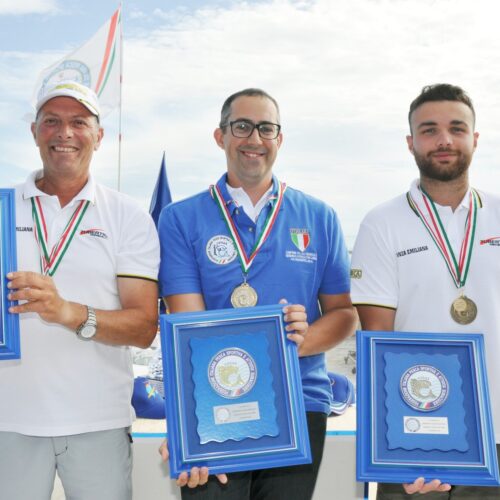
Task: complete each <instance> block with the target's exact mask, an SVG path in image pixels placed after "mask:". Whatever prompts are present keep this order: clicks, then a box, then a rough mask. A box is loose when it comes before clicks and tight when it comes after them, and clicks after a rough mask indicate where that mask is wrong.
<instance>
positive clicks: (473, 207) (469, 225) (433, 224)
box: [408, 187, 479, 288]
mask: <svg viewBox="0 0 500 500" xmlns="http://www.w3.org/2000/svg"><path fill="white" fill-rule="evenodd" d="M420 190H421V193H422V201H423V206H422V207H421V206H419V204H418V203H417V201H416V200H415V199H414V198H413V197H412V195H411V193H410V192H408V200H409V202H410V204H411V206H412V208H413V209H414V211H415V213H416V214H417V215H418V217H419V218H420V220H421V221H422V223H423V224H424V226H425V228H426V229H427V231H428V232H429V234H430V236H431V238H432V240H433V241H434V243H435V244H436V246H437V248H438V250H439V252H440V253H441V256H442V257H443V259H444V261H445V263H446V266H447V268H448V271H449V273H450V275H451V277H452V278H453V282H454V283H455V286H456V287H457V288H461V287H463V286H464V285H465V282H466V280H467V275H468V273H469V266H470V261H471V257H472V250H473V248H474V234H475V232H476V222H477V211H478V207H479V195H478V194H477V192H476V191H475V190H474V189H471V190H470V193H469V213H468V215H467V220H466V222H465V234H464V238H463V240H462V244H461V246H460V255H459V256H458V261H457V258H456V256H455V253H454V252H453V248H452V246H451V244H450V241H449V239H448V235H447V234H446V230H445V229H444V226H443V223H442V221H441V218H440V217H439V213H438V211H437V208H436V205H435V204H434V202H433V201H432V199H431V198H430V196H429V195H428V194H427V193H426V192H425V191H424V189H423V188H422V187H420ZM424 208H425V212H426V213H425V212H424Z"/></svg>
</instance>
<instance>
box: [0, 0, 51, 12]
mask: <svg viewBox="0 0 500 500" xmlns="http://www.w3.org/2000/svg"><path fill="white" fill-rule="evenodd" d="M57 11H58V8H57V1H56V0H16V1H12V0H0V15H24V14H49V13H55V12H57Z"/></svg>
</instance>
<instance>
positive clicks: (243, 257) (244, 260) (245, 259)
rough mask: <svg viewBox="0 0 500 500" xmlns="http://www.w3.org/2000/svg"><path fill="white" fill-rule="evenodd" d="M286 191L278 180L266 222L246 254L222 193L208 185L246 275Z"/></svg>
mask: <svg viewBox="0 0 500 500" xmlns="http://www.w3.org/2000/svg"><path fill="white" fill-rule="evenodd" d="M285 191H286V184H285V183H284V182H279V183H278V193H277V195H276V196H275V198H274V202H273V207H272V209H271V211H270V212H269V215H268V216H267V219H266V222H265V224H264V227H263V229H262V232H261V233H260V235H259V237H258V238H257V241H256V242H255V245H254V247H253V249H252V251H251V252H250V256H247V254H246V252H245V248H244V246H243V242H242V241H241V238H240V235H239V233H238V229H237V228H236V225H235V224H234V221H233V219H232V217H231V214H230V213H229V210H228V208H227V206H226V202H225V201H224V198H223V197H222V193H221V192H220V189H219V187H218V186H210V194H211V195H212V197H213V199H214V200H215V201H216V203H217V205H218V207H219V209H220V211H221V213H222V217H223V218H224V221H225V222H226V225H227V228H228V230H229V234H230V235H231V238H232V240H233V243H234V246H235V247H236V251H237V252H238V257H239V259H240V263H241V267H242V269H243V273H244V274H245V275H246V274H247V273H248V270H249V269H250V266H251V265H252V263H253V261H254V259H255V257H256V255H257V254H258V253H259V250H260V249H261V248H262V245H263V244H264V243H265V241H266V240H267V238H268V236H269V235H270V234H271V230H272V228H273V226H274V223H275V222H276V219H277V218H278V212H279V209H280V207H281V203H282V202H283V196H284V194H285Z"/></svg>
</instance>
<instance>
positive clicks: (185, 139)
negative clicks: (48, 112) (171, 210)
mask: <svg viewBox="0 0 500 500" xmlns="http://www.w3.org/2000/svg"><path fill="white" fill-rule="evenodd" d="M498 11H499V7H497V4H496V2H495V1H493V0H491V1H490V0H479V1H477V2H476V3H474V4H472V3H471V2H469V1H468V0H349V1H348V0H317V1H312V0H311V1H307V2H296V1H291V0H288V1H287V0H275V1H272V2H268V3H264V2H262V3H255V2H248V3H240V4H235V5H233V6H231V7H228V8H222V7H203V8H200V9H199V10H197V11H196V12H194V13H189V11H187V10H185V9H176V10H175V11H155V12H154V14H152V17H154V20H155V24H154V25H155V26H156V28H155V29H154V30H153V31H151V32H149V33H144V32H143V31H141V32H140V34H139V35H136V36H135V37H128V38H125V40H124V54H125V59H124V87H123V154H122V179H123V181H122V186H123V188H124V190H125V191H127V192H130V193H131V194H133V195H134V196H137V197H138V198H140V199H141V200H143V202H144V204H145V205H147V202H148V199H149V196H150V194H151V192H152V189H153V185H154V182H155V179H156V174H157V170H158V168H159V165H160V160H161V155H162V152H163V150H164V149H165V150H166V152H167V169H168V173H169V180H170V183H171V188H172V193H173V195H174V198H179V197H183V196H187V195H189V194H192V193H195V192H197V191H199V190H200V189H204V188H206V187H208V185H209V184H210V183H211V182H214V181H215V180H216V179H217V178H218V177H219V175H220V174H221V173H222V172H223V170H224V155H223V153H222V151H220V150H219V149H218V148H217V146H216V145H215V143H214V141H213V139H212V131H213V129H214V128H215V127H216V125H217V122H218V119H219V110H220V106H221V105H222V102H223V100H224V99H225V98H226V97H227V96H228V95H229V94H230V93H232V92H234V91H237V90H240V89H242V88H244V87H249V86H258V87H262V88H264V89H266V90H267V91H268V92H270V93H271V94H272V95H273V96H275V97H276V98H277V100H278V101H279V103H280V105H281V115H282V122H283V129H284V134H285V141H284V145H283V148H282V150H281V152H280V155H279V158H278V162H277V164H276V172H277V174H278V175H279V176H280V177H281V178H282V179H283V180H285V181H287V182H288V183H289V184H290V185H293V186H294V187H298V188H300V189H303V190H304V191H307V192H309V193H311V194H313V195H315V196H318V197H320V198H322V199H324V200H325V201H327V202H328V203H330V204H331V205H332V206H334V207H335V208H336V209H337V210H338V212H339V215H340V216H341V220H342V221H343V224H344V228H345V231H346V233H347V234H348V235H349V238H351V239H352V238H353V237H354V235H355V233H356V231H357V227H358V224H359V221H360V219H361V217H362V216H363V214H364V213H366V211H367V210H368V209H369V208H370V207H372V206H373V205H375V204H376V203H379V202H381V201H383V200H384V199H386V198H388V197H392V196H396V195H397V194H399V193H400V192H402V191H404V190H406V189H407V188H408V185H409V182H410V180H411V179H412V178H413V177H416V167H415V166H414V163H413V160H412V158H411V156H410V155H409V153H408V151H407V150H406V145H405V140H404V136H405V134H406V133H407V123H406V120H407V118H406V115H407V109H408V106H409V103H410V101H411V100H412V99H413V98H414V97H415V96H416V95H417V94H418V92H419V91H420V89H421V87H422V86H423V85H425V84H428V83H434V82H438V81H447V82H450V83H456V84H458V85H461V86H463V87H464V88H465V89H467V90H468V91H469V92H470V94H471V96H472V98H473V100H474V102H475V105H476V110H477V115H478V128H479V130H480V131H481V139H480V147H479V149H478V152H477V153H476V157H475V162H474V166H473V170H472V171H473V174H472V176H473V179H474V182H475V183H476V184H477V185H478V187H484V186H492V188H493V189H494V186H495V183H494V182H492V179H494V178H495V177H496V176H498V173H499V171H498V168H499V167H498V158H499V157H500V137H499V136H500V132H498V131H497V126H496V121H497V116H498V115H499V113H500V92H499V91H498V89H499V88H500V38H499V37H498V35H497V31H498V30H497V25H496V24H497V23H496V20H497V19H498V15H497V14H498V13H499V12H498ZM141 20H142V21H144V18H143V17H142V16H141ZM129 22H130V23H132V22H133V20H132V19H129ZM159 23H160V24H159ZM161 23H165V24H161ZM127 31H128V30H127V28H126V27H125V33H127ZM131 31H132V30H130V31H128V32H129V33H130V32H131ZM90 35H91V33H89V36H90ZM42 56H43V57H44V59H45V58H47V54H43V55H42ZM21 59H22V61H23V63H22V65H21V67H17V69H15V70H14V72H13V76H12V77H11V78H12V80H11V81H10V82H9V84H8V86H7V85H4V84H2V83H1V82H0V89H1V90H2V91H3V92H7V94H4V95H12V96H13V95H15V99H19V96H20V94H21V93H22V92H25V91H29V92H28V96H27V100H28V99H29V95H31V86H30V85H29V82H30V81H34V80H35V76H36V74H37V71H34V72H33V70H32V71H31V72H30V71H29V69H28V68H29V65H30V64H31V67H32V68H33V67H36V68H40V69H41V67H44V65H45V64H40V62H39V61H40V55H39V54H25V55H23V57H22V58H21V56H19V61H21ZM54 60H55V59H54ZM6 64H7V63H6V62H5V60H4V58H3V57H1V54H0V70H3V68H4V67H5V65H6ZM8 64H13V65H14V62H13V61H12V60H11V61H9V62H8ZM2 74H4V72H3V71H2ZM16 82H17V83H16ZM7 87H8V88H10V89H11V90H10V92H11V93H10V94H9V91H8V88H7ZM16 89H17V90H16ZM13 99H14V98H13ZM18 107H19V106H18ZM11 116H12V115H11ZM4 120H5V117H2V116H0V125H1V124H2V121H4ZM116 122H117V114H116V113H113V115H112V116H111V117H110V119H109V120H108V121H106V122H105V123H104V125H105V127H106V129H107V130H106V132H107V133H106V136H105V139H104V143H103V148H102V150H101V151H99V152H98V154H97V155H96V157H95V164H94V167H95V168H94V170H95V171H96V172H97V173H98V175H99V176H100V178H101V179H104V180H105V181H106V182H109V183H110V184H111V185H114V184H115V182H114V180H115V178H116V170H117V166H116V135H117V123H116ZM26 144H27V147H28V148H31V147H32V146H31V143H30V142H29V140H28V139H27V143H26ZM28 144H29V145H28ZM16 146H17V147H18V148H19V150H21V151H22V149H23V148H22V146H21V145H20V144H17V143H16ZM0 149H1V150H2V151H8V155H7V156H5V155H4V156H5V159H6V160H7V161H9V162H10V163H12V164H15V163H17V161H18V160H17V157H16V152H15V151H14V148H11V147H9V148H6V147H4V146H3V142H2V138H1V137H0ZM17 154H19V153H17ZM21 154H22V155H25V153H24V152H23V153H21Z"/></svg>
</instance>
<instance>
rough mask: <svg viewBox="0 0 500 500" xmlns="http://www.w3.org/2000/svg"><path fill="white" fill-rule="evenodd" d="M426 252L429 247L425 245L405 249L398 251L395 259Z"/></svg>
mask: <svg viewBox="0 0 500 500" xmlns="http://www.w3.org/2000/svg"><path fill="white" fill-rule="evenodd" d="M427 250H429V247H428V246H427V245H422V246H420V247H414V248H407V249H406V250H400V251H399V252H396V257H404V256H405V255H411V254H414V253H419V252H427Z"/></svg>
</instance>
